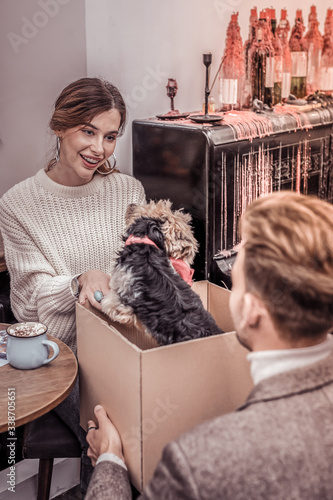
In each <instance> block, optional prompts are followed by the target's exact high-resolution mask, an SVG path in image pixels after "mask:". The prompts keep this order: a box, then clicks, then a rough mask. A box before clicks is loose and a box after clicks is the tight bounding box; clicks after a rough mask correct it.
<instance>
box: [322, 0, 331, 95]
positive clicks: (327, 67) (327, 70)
mask: <svg viewBox="0 0 333 500" xmlns="http://www.w3.org/2000/svg"><path fill="white" fill-rule="evenodd" d="M320 89H321V90H324V91H326V92H329V91H332V90H333V9H330V8H328V9H327V13H326V19H325V26H324V43H323V52H322V57H321V68H320Z"/></svg>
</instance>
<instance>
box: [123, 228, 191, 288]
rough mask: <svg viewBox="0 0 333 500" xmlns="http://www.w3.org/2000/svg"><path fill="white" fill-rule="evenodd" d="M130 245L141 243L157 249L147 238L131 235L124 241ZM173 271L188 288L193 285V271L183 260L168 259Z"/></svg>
mask: <svg viewBox="0 0 333 500" xmlns="http://www.w3.org/2000/svg"><path fill="white" fill-rule="evenodd" d="M132 243H143V244H146V245H153V246H154V247H156V248H158V246H157V245H156V243H154V242H153V241H152V240H151V239H150V238H148V236H143V237H141V236H134V234H131V235H130V236H129V237H128V238H127V240H126V241H125V245H132ZM169 260H170V262H171V264H172V266H173V268H174V270H175V271H176V272H177V273H178V274H179V276H180V277H181V278H183V280H184V281H186V283H187V284H188V285H190V286H192V285H193V281H192V278H193V273H194V269H191V268H190V266H189V265H188V264H187V262H185V261H184V260H183V259H174V258H173V257H170V258H169Z"/></svg>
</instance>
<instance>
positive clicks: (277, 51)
mask: <svg viewBox="0 0 333 500" xmlns="http://www.w3.org/2000/svg"><path fill="white" fill-rule="evenodd" d="M270 20H271V32H272V45H273V49H274V88H273V105H275V104H278V103H280V102H281V101H282V46H281V41H280V39H279V37H278V35H277V32H276V28H277V20H276V15H275V9H270Z"/></svg>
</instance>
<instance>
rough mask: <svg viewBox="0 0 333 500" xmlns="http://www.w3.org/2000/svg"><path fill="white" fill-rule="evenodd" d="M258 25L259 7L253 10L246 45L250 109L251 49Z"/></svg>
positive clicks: (246, 96) (247, 103) (246, 95)
mask: <svg viewBox="0 0 333 500" xmlns="http://www.w3.org/2000/svg"><path fill="white" fill-rule="evenodd" d="M257 25H258V13H257V7H253V9H251V14H250V27H249V37H248V39H247V40H246V41H245V43H244V59H245V83H244V107H245V108H249V107H251V104H252V89H251V59H250V48H251V46H252V44H253V43H254V41H255V39H256V29H257Z"/></svg>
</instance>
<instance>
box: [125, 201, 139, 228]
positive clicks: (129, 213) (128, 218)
mask: <svg viewBox="0 0 333 500" xmlns="http://www.w3.org/2000/svg"><path fill="white" fill-rule="evenodd" d="M137 209H138V205H137V204H136V203H130V204H129V205H128V207H127V210H126V213H125V223H126V226H128V225H129V224H131V223H132V222H133V221H134V220H135V219H136V217H137V216H136V215H135V213H136V211H137Z"/></svg>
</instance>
